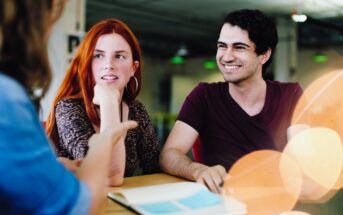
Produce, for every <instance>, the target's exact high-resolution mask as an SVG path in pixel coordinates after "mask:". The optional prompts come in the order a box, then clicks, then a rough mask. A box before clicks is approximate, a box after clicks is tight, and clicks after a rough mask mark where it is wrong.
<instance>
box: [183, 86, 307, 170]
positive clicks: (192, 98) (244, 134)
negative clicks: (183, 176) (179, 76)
mask: <svg viewBox="0 0 343 215" xmlns="http://www.w3.org/2000/svg"><path fill="white" fill-rule="evenodd" d="M266 82H267V93H266V100H265V104H264V106H263V109H262V110H261V112H260V113H259V114H257V115H255V116H249V115H248V114H247V113H246V112H245V111H244V110H243V109H242V108H241V107H240V106H239V105H238V104H237V103H236V101H235V100H234V99H233V98H232V97H231V95H230V94H229V91H228V83H227V82H218V83H200V84H199V85H198V86H197V87H196V88H195V89H194V90H193V91H192V92H191V93H190V94H189V95H188V96H187V98H186V100H185V102H184V104H183V106H182V108H181V111H180V113H179V116H178V118H177V120H180V121H182V122H185V123H187V124H188V125H190V126H191V127H193V128H194V129H195V130H197V131H198V132H199V135H200V139H201V150H202V156H203V160H204V163H205V164H206V165H209V166H213V165H217V164H220V165H223V166H224V167H225V168H226V169H227V170H228V169H229V168H230V167H231V166H232V165H233V164H234V162H236V161H237V160H238V159H239V158H241V157H242V156H244V155H246V154H248V153H250V152H253V151H256V150H261V149H275V150H279V151H280V150H282V149H283V148H284V146H285V144H286V141H287V134H286V132H287V128H288V127H289V125H290V121H291V118H292V113H293V110H294V108H295V105H296V103H297V101H298V99H299V98H300V96H301V94H302V90H301V87H300V85H299V84H298V83H280V82H277V81H266Z"/></svg>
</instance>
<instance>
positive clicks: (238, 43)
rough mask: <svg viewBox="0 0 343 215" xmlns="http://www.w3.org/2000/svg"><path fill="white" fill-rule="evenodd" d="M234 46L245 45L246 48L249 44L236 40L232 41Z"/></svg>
mask: <svg viewBox="0 0 343 215" xmlns="http://www.w3.org/2000/svg"><path fill="white" fill-rule="evenodd" d="M233 45H234V46H245V47H247V48H249V47H250V46H249V45H248V44H246V43H242V42H236V43H233Z"/></svg>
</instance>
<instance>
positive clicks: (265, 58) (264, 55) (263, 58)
mask: <svg viewBox="0 0 343 215" xmlns="http://www.w3.org/2000/svg"><path fill="white" fill-rule="evenodd" d="M271 55H272V49H271V48H269V49H268V50H267V51H265V52H264V53H262V54H260V61H261V64H265V63H266V62H267V61H268V60H269V58H270V56H271Z"/></svg>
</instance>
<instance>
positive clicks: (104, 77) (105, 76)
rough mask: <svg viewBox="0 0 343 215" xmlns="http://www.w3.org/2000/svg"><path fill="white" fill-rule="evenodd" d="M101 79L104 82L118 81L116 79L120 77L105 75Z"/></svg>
mask: <svg viewBox="0 0 343 215" xmlns="http://www.w3.org/2000/svg"><path fill="white" fill-rule="evenodd" d="M101 79H103V80H116V79H118V77H117V76H115V75H104V76H102V77H101Z"/></svg>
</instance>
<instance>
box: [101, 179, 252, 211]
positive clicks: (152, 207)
mask: <svg viewBox="0 0 343 215" xmlns="http://www.w3.org/2000/svg"><path fill="white" fill-rule="evenodd" d="M107 196H108V197H109V198H111V199H113V200H115V201H117V202H118V203H120V204H122V205H124V206H126V207H128V208H130V209H132V210H134V211H136V212H138V213H140V214H148V215H149V214H175V215H176V214H218V215H219V214H225V215H227V214H245V213H246V205H245V204H244V203H242V202H240V201H238V200H236V199H233V198H231V197H224V196H221V195H217V194H214V193H212V192H210V191H209V190H208V189H207V188H206V187H205V186H204V185H201V184H199V183H195V182H178V183H170V184H161V185H153V186H144V187H138V188H127V189H122V190H118V191H113V192H109V193H108V194H107Z"/></svg>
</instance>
